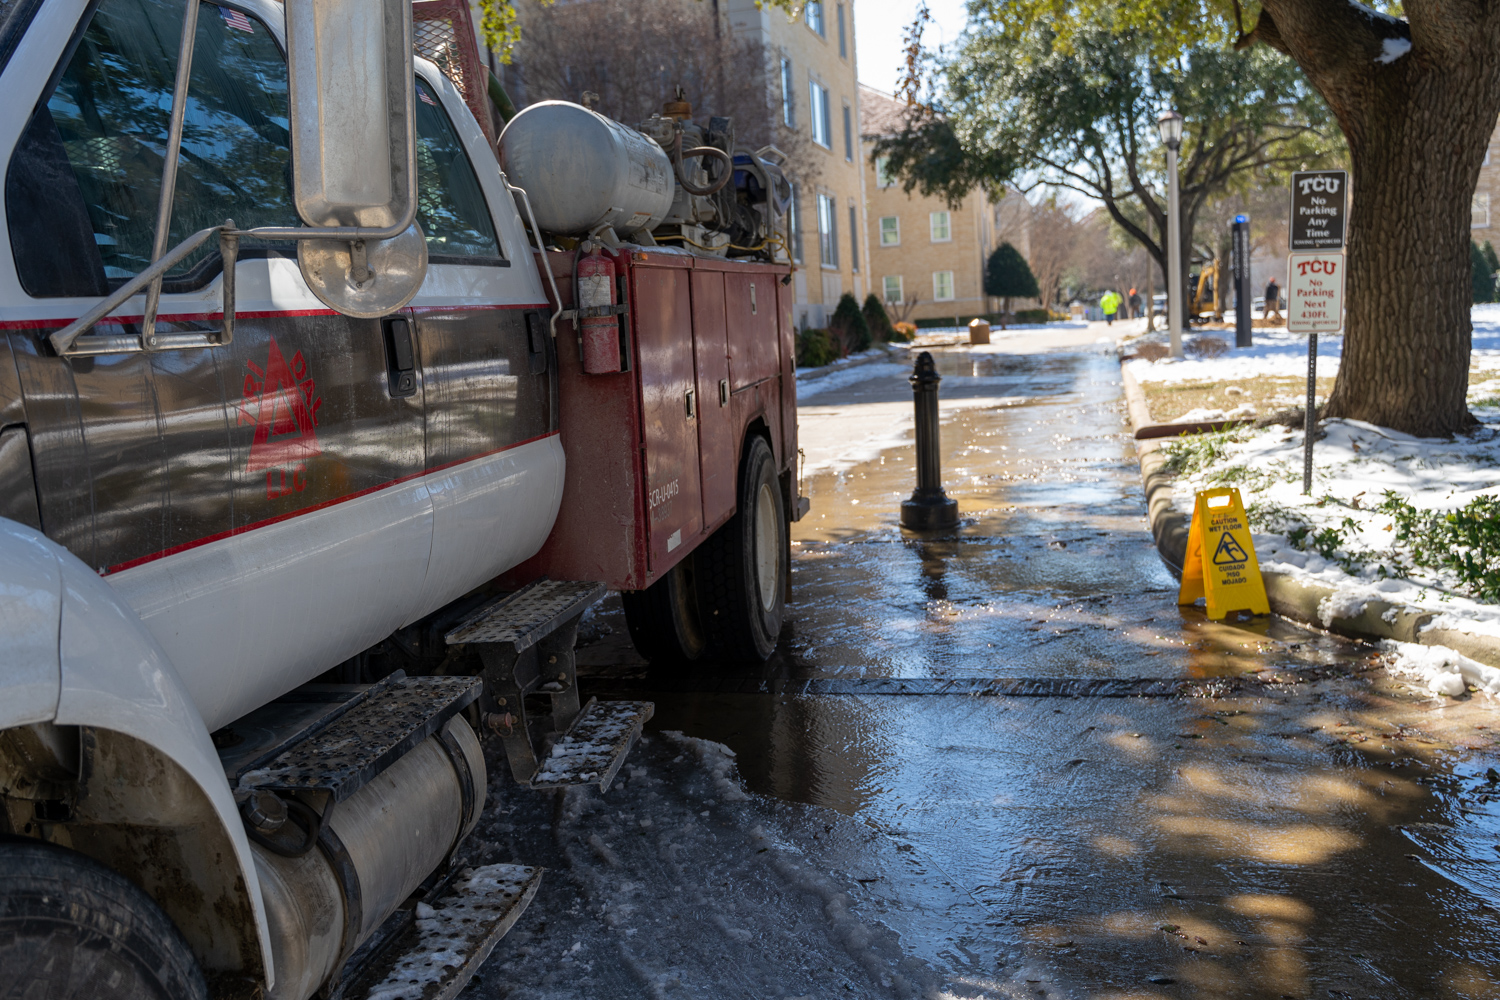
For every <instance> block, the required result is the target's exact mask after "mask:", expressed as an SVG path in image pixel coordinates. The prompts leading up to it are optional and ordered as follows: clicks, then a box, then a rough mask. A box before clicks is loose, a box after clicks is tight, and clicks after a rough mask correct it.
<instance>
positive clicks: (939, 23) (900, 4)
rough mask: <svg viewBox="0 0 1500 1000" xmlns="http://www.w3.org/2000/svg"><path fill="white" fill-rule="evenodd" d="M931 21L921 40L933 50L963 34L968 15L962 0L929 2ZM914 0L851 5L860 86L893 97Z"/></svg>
mask: <svg viewBox="0 0 1500 1000" xmlns="http://www.w3.org/2000/svg"><path fill="white" fill-rule="evenodd" d="M928 9H929V10H930V11H932V21H931V22H930V23H929V24H928V25H927V30H926V32H925V33H924V34H923V36H922V43H923V45H924V47H926V48H928V49H932V50H934V51H935V50H936V49H937V47H938V45H940V44H943V43H945V42H952V41H953V40H954V39H956V38H958V36H959V33H960V32H962V31H963V30H964V23H965V22H966V21H967V20H968V16H969V15H968V11H967V9H966V7H965V3H964V0H928ZM916 10H917V0H857V2H856V3H855V4H854V46H855V48H854V53H855V58H856V59H857V60H858V61H859V82H860V83H863V84H865V85H866V86H870V87H874V88H875V89H876V90H882V91H885V92H886V93H887V94H890V93H894V92H895V90H896V81H897V79H898V78H899V77H900V75H901V67H902V61H903V58H904V57H903V54H902V51H901V32H902V31H903V30H904V29H905V28H906V26H907V25H909V24H911V20H912V17H913V16H915V14H916Z"/></svg>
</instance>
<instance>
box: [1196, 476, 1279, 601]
mask: <svg viewBox="0 0 1500 1000" xmlns="http://www.w3.org/2000/svg"><path fill="white" fill-rule="evenodd" d="M1200 597H1202V598H1204V599H1205V603H1206V604H1207V605H1208V617H1210V618H1223V617H1224V616H1225V615H1227V614H1229V612H1231V611H1249V612H1250V613H1251V614H1257V615H1264V614H1269V613H1270V611H1271V605H1270V604H1269V603H1268V602H1267V601H1266V585H1265V581H1264V580H1262V579H1261V576H1260V563H1259V562H1258V561H1256V558H1255V543H1254V542H1252V541H1251V540H1250V524H1249V522H1248V521H1247V520H1246V518H1245V508H1244V506H1243V505H1241V503H1240V491H1239V490H1237V489H1232V488H1231V489H1217V490H1203V491H1202V492H1201V493H1199V494H1198V501H1197V503H1196V504H1195V505H1194V506H1193V523H1192V524H1191V525H1190V526H1189V527H1188V545H1187V559H1186V560H1185V561H1184V563H1183V567H1182V589H1181V590H1180V591H1179V592H1178V594H1177V603H1178V604H1192V603H1193V602H1194V601H1196V600H1197V599H1198V598H1200Z"/></svg>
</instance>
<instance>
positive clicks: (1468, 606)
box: [1126, 305, 1500, 637]
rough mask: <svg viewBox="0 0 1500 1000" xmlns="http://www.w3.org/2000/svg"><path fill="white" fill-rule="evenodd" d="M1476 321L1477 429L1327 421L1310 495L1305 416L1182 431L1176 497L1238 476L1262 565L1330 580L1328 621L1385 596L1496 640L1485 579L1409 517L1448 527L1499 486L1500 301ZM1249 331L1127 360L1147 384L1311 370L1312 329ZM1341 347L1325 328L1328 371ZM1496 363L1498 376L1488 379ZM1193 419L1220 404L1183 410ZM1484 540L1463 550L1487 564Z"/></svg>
mask: <svg viewBox="0 0 1500 1000" xmlns="http://www.w3.org/2000/svg"><path fill="white" fill-rule="evenodd" d="M1472 319H1473V325H1474V352H1473V363H1474V366H1475V367H1476V368H1477V369H1479V375H1477V376H1476V377H1475V378H1473V379H1471V382H1472V384H1473V387H1472V389H1471V393H1470V400H1471V405H1472V409H1473V411H1474V413H1475V415H1476V416H1477V417H1478V418H1479V419H1480V420H1481V422H1482V426H1481V427H1480V429H1478V430H1477V431H1476V432H1474V433H1472V434H1469V435H1465V436H1460V437H1456V438H1453V439H1424V438H1416V437H1413V436H1411V435H1409V434H1402V433H1399V432H1397V431H1393V430H1390V429H1387V428H1382V427H1377V426H1375V425H1373V424H1368V423H1363V422H1361V421H1357V420H1326V421H1323V422H1322V423H1321V424H1320V431H1321V432H1322V437H1321V438H1319V439H1316V440H1315V441H1314V443H1313V489H1312V493H1311V495H1310V496H1304V495H1303V494H1302V457H1303V433H1302V430H1301V428H1300V427H1296V428H1288V427H1282V426H1277V425H1272V426H1269V427H1265V428H1253V427H1240V428H1235V429H1232V430H1228V431H1223V432H1219V433H1213V434H1200V435H1194V436H1191V437H1186V438H1181V439H1174V440H1171V441H1167V442H1164V443H1163V445H1162V448H1163V453H1164V454H1165V455H1166V457H1167V461H1168V468H1169V469H1172V470H1173V471H1176V472H1177V473H1178V474H1179V476H1180V479H1179V481H1178V485H1177V488H1176V490H1175V491H1174V498H1173V500H1174V504H1175V506H1176V507H1177V509H1178V510H1181V511H1183V512H1185V513H1190V512H1191V511H1192V509H1193V500H1194V494H1195V492H1196V491H1198V490H1203V489H1208V488H1211V487H1219V486H1234V487H1237V488H1238V489H1239V490H1240V493H1241V496H1242V498H1243V500H1244V502H1245V507H1246V512H1247V513H1248V514H1249V516H1250V522H1251V527H1252V530H1253V532H1254V538H1255V546H1256V552H1257V555H1258V556H1259V558H1260V564H1261V568H1262V569H1264V570H1267V571H1272V572H1280V573H1286V574H1289V575H1291V576H1293V577H1294V578H1297V579H1299V580H1302V581H1305V582H1317V583H1322V584H1325V585H1328V586H1331V587H1333V588H1335V593H1334V595H1333V596H1332V597H1331V598H1329V599H1327V600H1325V601H1323V602H1322V604H1321V605H1320V607H1319V609H1318V617H1319V619H1320V621H1321V622H1322V624H1323V625H1324V626H1325V627H1327V626H1329V625H1331V624H1332V622H1333V621H1334V620H1335V619H1338V618H1347V617H1351V616H1353V615H1357V614H1359V613H1360V612H1361V611H1362V610H1363V609H1364V607H1365V605H1366V604H1367V603H1368V602H1370V601H1377V600H1378V601H1385V602H1389V603H1391V604H1394V605H1398V606H1401V607H1405V608H1408V609H1411V610H1413V611H1415V612H1423V611H1425V612H1432V613H1438V614H1439V616H1440V620H1441V621H1442V622H1443V624H1441V625H1438V624H1437V623H1436V622H1434V624H1433V626H1432V627H1434V628H1445V629H1451V630H1454V631H1464V632H1472V633H1476V634H1484V635H1491V636H1496V637H1500V605H1497V604H1494V603H1490V602H1489V601H1487V600H1484V599H1480V597H1479V596H1478V595H1479V594H1480V593H1481V592H1482V591H1483V589H1484V588H1483V587H1482V586H1479V587H1476V585H1475V583H1474V580H1475V574H1474V573H1472V572H1469V573H1468V574H1467V576H1466V575H1465V573H1462V572H1459V571H1458V569H1455V568H1454V567H1453V565H1452V562H1453V560H1445V559H1443V558H1435V557H1434V555H1435V554H1434V552H1433V549H1434V548H1441V546H1435V545H1433V544H1432V543H1431V541H1430V540H1428V541H1427V542H1426V544H1425V547H1424V545H1423V542H1424V540H1423V539H1422V538H1421V537H1416V538H1413V534H1414V531H1413V528H1412V525H1413V523H1417V524H1419V525H1427V526H1432V524H1433V523H1434V522H1433V521H1432V519H1431V518H1430V516H1429V514H1430V513H1431V512H1436V513H1437V514H1438V515H1439V517H1438V519H1437V522H1436V527H1437V528H1442V529H1444V530H1445V531H1446V530H1447V529H1448V523H1447V522H1446V521H1443V517H1444V516H1446V514H1447V512H1452V511H1459V510H1461V509H1463V508H1465V507H1468V506H1469V505H1471V504H1474V503H1475V502H1476V500H1478V499H1479V498H1488V497H1497V496H1500V306H1496V305H1489V306H1476V307H1475V308H1474V311H1473V314H1472ZM1255 338H1256V346H1255V347H1253V348H1249V349H1245V350H1235V349H1232V350H1230V351H1229V352H1227V353H1226V354H1225V355H1223V356H1221V357H1218V358H1212V359H1195V360H1189V361H1178V362H1173V361H1156V362H1151V361H1143V360H1134V361H1129V362H1126V364H1127V366H1128V367H1129V368H1130V370H1131V372H1132V374H1134V375H1135V377H1136V378H1137V379H1139V380H1141V381H1183V380H1187V379H1193V380H1204V381H1209V382H1214V381H1217V382H1233V381H1239V382H1241V383H1243V381H1244V380H1245V379H1247V378H1253V377H1255V376H1256V375H1259V374H1267V375H1273V374H1274V375H1286V374H1293V373H1299V372H1300V373H1302V374H1305V371H1306V368H1305V365H1306V339H1305V338H1303V337H1292V336H1290V335H1288V334H1286V333H1285V332H1284V331H1265V330H1257V331H1255ZM1341 349H1342V338H1320V343H1319V351H1320V353H1319V371H1318V374H1319V375H1320V376H1321V375H1326V374H1328V373H1329V371H1328V370H1329V369H1330V368H1333V367H1335V366H1336V364H1337V361H1338V355H1339V353H1340V352H1341ZM1325 350H1326V351H1328V352H1329V354H1328V355H1327V356H1325V354H1324V353H1323V352H1324V351H1325ZM1491 373H1493V375H1494V376H1495V377H1494V378H1487V377H1481V376H1483V375H1488V374H1491ZM1205 412H1206V411H1205ZM1158 416H1160V415H1158ZM1194 418H1197V419H1218V415H1217V414H1216V415H1213V416H1200V414H1199V413H1196V412H1195V413H1189V414H1183V415H1182V417H1180V418H1179V419H1183V420H1186V419H1194ZM1479 507H1481V508H1482V507H1483V504H1482V503H1481V504H1480V505H1479ZM1403 512H1404V513H1403ZM1403 516H1404V517H1405V521H1404V522H1403V520H1402V517H1403ZM1414 518H1415V519H1416V520H1415V522H1414ZM1403 525H1404V527H1403ZM1481 527H1482V525H1481ZM1403 533H1404V535H1405V536H1406V537H1405V541H1404V542H1403V541H1401V540H1400V539H1401V538H1402V536H1403ZM1415 534H1417V535H1418V536H1420V531H1417V532H1415ZM1477 537H1479V538H1480V541H1477V542H1475V543H1474V547H1473V548H1471V549H1467V550H1465V552H1467V555H1468V556H1471V557H1472V558H1473V559H1475V560H1477V561H1478V562H1479V563H1480V564H1483V563H1484V562H1485V560H1486V559H1488V558H1490V557H1489V556H1488V555H1487V554H1486V553H1485V551H1484V550H1483V544H1485V543H1484V542H1483V538H1484V536H1483V534H1482V533H1481V534H1479V535H1478V536H1477ZM1419 549H1421V551H1419ZM1445 554H1446V553H1437V555H1439V556H1442V555H1445ZM1456 554H1457V556H1458V557H1459V558H1465V557H1466V556H1465V553H1464V552H1457V553H1456Z"/></svg>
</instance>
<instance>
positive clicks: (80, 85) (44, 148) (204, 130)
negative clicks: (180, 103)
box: [6, 0, 298, 297]
mask: <svg viewBox="0 0 1500 1000" xmlns="http://www.w3.org/2000/svg"><path fill="white" fill-rule="evenodd" d="M181 23H182V6H181V4H180V3H177V2H175V0H102V2H101V3H100V4H99V6H98V8H97V9H96V10H95V12H94V15H93V18H92V19H91V21H90V23H89V25H88V27H87V28H86V29H84V31H83V33H82V36H81V37H80V38H79V39H78V40H77V42H76V47H75V48H74V49H73V50H72V52H71V56H70V58H69V60H68V63H67V66H66V67H65V68H64V69H63V72H62V73H61V74H60V77H59V79H58V82H57V85H56V87H55V89H54V90H53V92H52V93H51V94H50V95H49V96H48V97H47V99H46V101H45V102H44V103H43V104H42V105H41V106H40V107H38V109H37V111H36V114H35V116H34V117H33V119H32V122H31V124H30V126H29V127H28V129H27V134H26V138H25V139H24V140H23V141H22V142H21V143H20V144H19V145H18V146H17V151H16V154H15V155H14V156H13V158H12V161H11V164H10V167H9V170H8V172H7V178H6V209H7V218H8V220H9V225H10V230H11V240H12V246H13V248H16V249H17V253H16V254H15V257H16V262H17V267H18V269H19V270H20V271H21V274H20V277H21V283H22V285H23V287H25V288H26V290H27V292H28V293H29V294H31V295H33V296H37V297H46V296H56V295H69V294H79V292H78V290H77V286H78V285H79V278H78V277H77V275H76V274H75V275H69V274H67V273H66V272H63V271H60V270H59V269H58V268H57V267H55V266H53V267H49V266H46V261H45V259H39V260H36V261H33V260H32V259H31V258H30V255H28V254H26V253H23V252H20V249H21V247H26V246H32V245H37V244H39V243H41V244H45V243H46V242H48V241H52V242H55V241H57V240H58V239H64V240H72V241H74V242H75V243H80V244H82V245H78V246H73V247H71V248H69V249H68V252H67V256H68V257H69V258H70V259H72V260H74V261H77V262H85V261H95V262H97V263H95V264H94V265H93V266H94V268H102V273H103V277H104V279H105V282H106V283H107V284H108V286H109V287H119V286H120V285H121V284H123V283H124V281H125V280H126V279H128V278H129V277H131V276H132V275H134V274H136V273H137V272H138V271H140V270H141V269H142V268H143V267H144V266H145V265H146V264H147V263H148V262H149V260H150V257H151V244H152V237H153V227H154V224H155V216H156V200H157V193H158V191H159V190H160V186H161V169H162V155H163V151H164V150H165V148H166V137H167V126H168V117H169V114H170V111H171V105H172V79H173V74H174V72H175V69H176V62H177V43H178V36H179V34H180V27H181ZM287 124H288V123H287V84H286V63H285V61H284V59H283V57H282V54H281V50H280V48H279V47H278V45H277V44H276V41H275V39H273V38H272V36H271V33H270V32H269V31H268V30H267V29H266V26H265V25H264V24H263V23H261V22H260V21H258V20H256V19H255V18H253V17H250V16H249V15H247V14H245V13H244V12H242V11H239V10H237V9H234V8H232V7H226V6H217V5H214V4H209V3H202V4H201V5H200V7H199V14H198V37H197V42H196V51H195V53H194V57H193V76H192V81H191V84H190V87H189V91H188V105H187V110H186V116H185V127H184V130H183V141H182V158H181V160H180V162H179V165H178V173H177V197H176V201H175V204H174V206H173V211H172V231H171V237H170V239H169V241H168V246H171V245H173V244H175V243H177V242H178V241H180V240H181V239H183V238H184V237H186V236H187V235H189V234H190V233H193V232H195V231H197V230H199V229H203V228H205V227H207V226H212V225H216V224H218V223H220V222H223V221H224V220H225V219H228V218H232V219H233V220H234V221H235V223H237V224H238V225H240V226H243V227H247V228H248V227H250V226H266V225H272V226H288V225H297V224H298V218H297V213H296V210H295V208H294V207H293V204H292V197H291V184H290V162H291V151H290V148H289V144H288V131H287ZM64 164H66V169H64V168H63V165H64ZM68 174H71V178H70V177H68V176H67V175H68ZM49 180H50V182H52V184H53V191H54V194H53V195H52V196H51V197H49V198H44V199H40V200H38V199H36V198H34V197H33V198H27V197H25V193H26V192H27V191H28V190H34V189H35V188H37V187H38V185H39V183H46V182H47V181H49ZM70 201H71V202H73V204H72V205H69V204H67V202H70ZM85 216H86V218H87V220H88V224H87V226H86V227H85V226H83V225H69V222H70V221H73V220H77V221H79V222H81V220H82V218H83V217H85ZM89 230H91V232H90V231H89ZM18 237H19V239H18ZM90 243H91V245H89V244H90ZM17 244H20V246H19V247H18V246H17ZM266 250H267V247H265V246H264V245H262V246H261V247H260V248H259V251H258V252H259V253H262V254H263V253H265V252H266ZM60 252H61V251H59V250H53V251H52V253H51V256H52V257H54V258H55V257H57V256H58V254H59V253H60ZM243 252H244V253H245V255H246V256H254V255H256V253H257V248H256V247H255V246H254V245H253V243H252V242H251V241H246V243H245V244H244V251H243ZM219 269H220V262H219V259H218V251H217V249H216V248H213V247H212V245H211V244H210V245H209V246H208V247H205V248H203V249H201V250H199V251H198V252H197V253H195V254H194V255H193V256H191V257H189V258H188V259H187V260H186V261H184V262H183V263H182V264H181V265H180V266H179V267H177V268H176V269H174V270H173V271H172V272H171V273H170V274H169V275H168V278H167V281H166V283H165V290H166V291H169V292H171V291H188V290H191V289H193V288H198V287H201V286H202V285H204V284H207V283H208V282H209V281H210V280H211V279H212V278H213V277H214V276H215V275H216V274H217V273H218V271H219ZM75 270H76V268H75ZM96 273H97V272H96Z"/></svg>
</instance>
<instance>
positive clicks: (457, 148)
mask: <svg viewBox="0 0 1500 1000" xmlns="http://www.w3.org/2000/svg"><path fill="white" fill-rule="evenodd" d="M417 222H418V224H419V225H421V227H422V233H423V235H424V236H426V237H427V254H428V257H429V258H430V259H431V260H432V261H433V262H434V263H437V264H495V263H499V262H500V261H501V255H500V241H499V240H498V239H496V237H495V223H494V221H493V220H492V219H491V218H490V210H489V206H488V204H486V202H485V200H484V192H483V191H481V190H480V188H479V178H478V177H477V176H476V175H475V174H474V167H473V165H472V164H471V163H469V157H468V154H466V153H465V152H464V147H463V143H462V142H460V141H459V139H458V134H457V133H456V132H454V131H453V123H452V122H450V121H449V120H448V116H447V115H446V114H444V113H443V108H442V105H441V104H439V103H438V99H437V95H435V94H434V93H433V92H432V88H431V87H429V86H428V85H427V83H426V82H425V81H423V80H422V79H420V78H418V80H417Z"/></svg>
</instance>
